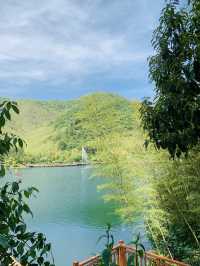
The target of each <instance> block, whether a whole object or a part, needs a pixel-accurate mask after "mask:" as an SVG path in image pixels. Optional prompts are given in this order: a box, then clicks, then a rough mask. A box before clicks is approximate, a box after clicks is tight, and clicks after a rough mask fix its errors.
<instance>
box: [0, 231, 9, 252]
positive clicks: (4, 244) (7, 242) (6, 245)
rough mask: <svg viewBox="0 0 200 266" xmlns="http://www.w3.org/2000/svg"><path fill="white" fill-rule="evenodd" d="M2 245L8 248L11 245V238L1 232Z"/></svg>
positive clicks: (0, 243) (0, 240)
mask: <svg viewBox="0 0 200 266" xmlns="http://www.w3.org/2000/svg"><path fill="white" fill-rule="evenodd" d="M0 246H2V247H3V248H5V249H7V248H8V247H9V238H8V236H5V235H2V234H0Z"/></svg>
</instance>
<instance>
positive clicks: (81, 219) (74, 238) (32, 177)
mask: <svg viewBox="0 0 200 266" xmlns="http://www.w3.org/2000/svg"><path fill="white" fill-rule="evenodd" d="M17 177H18V178H21V179H22V180H23V186H25V187H28V186H35V187H37V188H38V189H39V191H40V193H39V194H38V195H37V198H33V199H31V202H30V206H31V209H32V211H33V213H34V218H33V219H32V218H28V219H27V222H28V225H29V227H30V229H31V230H34V231H35V230H36V231H42V232H44V233H45V234H46V236H47V239H48V241H50V242H51V243H52V246H53V253H54V258H55V263H56V265H57V266H69V265H72V261H74V260H79V261H80V260H83V259H85V258H87V257H88V256H91V255H94V254H96V252H98V251H99V250H101V248H102V245H103V243H101V244H97V243H96V242H97V239H98V237H99V236H100V235H101V234H102V233H104V228H105V225H106V223H107V222H110V223H111V224H112V225H113V232H114V236H115V239H116V241H117V240H120V239H123V240H125V241H127V242H129V241H130V240H131V239H132V229H131V228H130V227H128V226H127V225H124V224H123V223H122V221H120V219H119V217H118V216H117V215H115V208H116V206H114V205H113V204H111V203H105V202H104V201H103V199H102V192H101V193H100V192H98V191H97V185H98V184H101V183H102V182H103V181H102V179H101V178H92V179H91V178H90V177H91V168H90V167H64V168H62V167H61V168H31V169H22V170H19V171H18V173H17ZM140 224H141V223H140ZM133 229H134V230H137V226H136V225H135V227H133Z"/></svg>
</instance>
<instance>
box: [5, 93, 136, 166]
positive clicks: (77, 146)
mask: <svg viewBox="0 0 200 266" xmlns="http://www.w3.org/2000/svg"><path fill="white" fill-rule="evenodd" d="M135 104H137V103H135ZM19 107H20V114H19V116H18V117H17V116H14V120H12V121H11V123H9V125H8V126H7V129H8V131H9V130H11V129H14V130H15V132H17V134H19V135H20V136H22V137H23V139H25V140H26V142H27V147H26V148H25V149H24V151H20V152H19V153H17V154H15V153H14V152H13V153H12V154H11V158H12V160H13V162H14V163H16V164H27V163H33V164H34V163H54V162H64V163H71V162H74V161H77V160H79V161H80V160H81V147H82V146H88V147H93V145H94V141H96V139H97V138H99V137H103V136H104V135H108V134H110V133H113V132H125V131H129V130H131V129H132V128H133V127H134V109H135V106H134V105H132V103H131V102H129V101H128V100H126V99H124V98H123V97H120V96H117V95H114V94H108V93H94V94H90V95H87V96H84V97H81V98H79V99H77V100H73V101H45V102H43V101H33V100H21V101H19ZM94 157H95V156H92V158H93V159H95V158H94Z"/></svg>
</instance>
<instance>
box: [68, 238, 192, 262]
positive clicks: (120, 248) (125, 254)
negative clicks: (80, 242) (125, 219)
mask: <svg viewBox="0 0 200 266" xmlns="http://www.w3.org/2000/svg"><path fill="white" fill-rule="evenodd" d="M135 253H136V249H135V248H134V247H132V246H127V245H125V243H124V241H122V240H120V241H119V243H118V245H116V246H115V247H114V248H113V253H112V262H114V263H116V264H117V265H118V266H127V261H128V259H129V258H130V256H132V255H134V254H135ZM135 257H136V256H135ZM133 259H135V258H133ZM99 260H100V255H97V256H94V257H91V258H89V259H87V260H85V261H82V262H78V261H76V262H74V263H73V266H96V265H98V262H99ZM134 265H135V264H134ZM138 265H139V266H189V265H188V264H186V263H183V262H180V261H176V260H173V259H169V258H167V257H164V256H159V255H157V254H155V253H152V252H145V254H144V256H143V257H141V258H139V261H138Z"/></svg>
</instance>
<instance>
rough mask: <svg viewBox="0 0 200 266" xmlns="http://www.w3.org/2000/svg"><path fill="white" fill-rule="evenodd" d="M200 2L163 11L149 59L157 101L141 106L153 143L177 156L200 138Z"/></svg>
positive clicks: (146, 127)
mask: <svg viewBox="0 0 200 266" xmlns="http://www.w3.org/2000/svg"><path fill="white" fill-rule="evenodd" d="M199 39H200V3H199V1H197V0H193V1H190V4H189V6H188V7H187V8H184V9H183V8H180V7H176V5H175V4H174V3H173V1H170V2H169V3H168V4H167V5H166V7H165V8H164V9H163V11H162V15H161V17H160V25H159V26H158V28H157V29H156V30H155V32H154V36H153V40H152V45H153V48H154V49H155V52H156V54H155V55H154V56H152V57H151V58H150V60H149V72H150V78H151V80H152V81H153V82H154V85H155V97H154V100H153V101H150V100H145V101H144V102H143V105H142V108H141V115H142V122H143V127H144V129H145V130H146V131H147V133H148V137H149V141H152V142H154V143H155V145H156V147H157V148H158V149H159V148H162V149H167V150H168V151H169V153H170V155H171V156H172V157H176V156H177V157H179V156H180V155H181V154H182V153H184V154H187V153H188V151H189V149H191V148H192V147H193V146H195V145H197V144H198V143H199V137H200V111H199V110H200V97H199V93H200V41H199Z"/></svg>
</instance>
